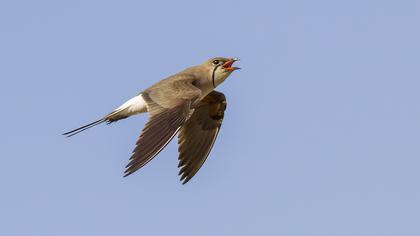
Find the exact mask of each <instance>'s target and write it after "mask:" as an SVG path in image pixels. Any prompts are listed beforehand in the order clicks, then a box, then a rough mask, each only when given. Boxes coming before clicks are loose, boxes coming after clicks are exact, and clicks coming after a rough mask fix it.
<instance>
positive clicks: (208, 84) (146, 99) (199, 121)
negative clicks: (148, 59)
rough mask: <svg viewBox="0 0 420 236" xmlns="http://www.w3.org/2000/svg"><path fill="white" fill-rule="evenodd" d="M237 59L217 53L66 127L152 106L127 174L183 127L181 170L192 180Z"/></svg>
mask: <svg viewBox="0 0 420 236" xmlns="http://www.w3.org/2000/svg"><path fill="white" fill-rule="evenodd" d="M236 60H237V59H234V58H232V59H228V58H213V59H210V60H208V61H206V62H205V63H203V64H201V65H199V66H194V67H190V68H188V69H186V70H184V71H181V72H180V73H178V74H175V75H173V76H170V77H168V78H167V79H164V80H161V81H160V82H158V83H156V84H154V85H152V86H151V87H149V88H148V89H146V90H144V91H143V92H141V93H140V94H139V95H137V96H136V97H134V98H132V99H130V100H129V101H127V102H126V103H124V104H123V105H121V106H120V107H118V108H117V109H115V110H114V111H113V112H111V113H109V114H108V115H106V116H105V117H104V118H101V119H99V120H97V121H95V122H92V123H90V124H88V125H85V126H82V127H80V128H78V129H74V130H72V131H70V132H66V133H64V135H66V136H72V135H74V134H77V133H79V132H81V131H83V130H86V129H88V128H90V127H93V126H95V125H98V124H100V123H103V122H108V123H111V122H114V121H118V120H120V119H125V118H127V117H129V116H131V115H135V114H138V113H143V112H146V111H147V112H148V113H149V121H148V122H147V123H146V125H145V127H144V128H143V130H142V132H141V134H140V137H139V139H138V140H137V142H136V147H135V148H134V150H133V153H132V156H131V158H130V161H129V163H128V165H127V166H126V170H125V172H124V176H128V175H131V174H132V173H134V172H136V171H137V170H139V169H140V168H142V167H143V166H144V165H146V164H147V163H148V162H149V161H151V160H152V159H153V158H154V157H155V156H156V155H158V154H159V152H160V151H162V149H163V148H165V146H166V145H167V144H168V143H169V142H170V141H171V140H172V138H173V137H174V136H175V135H176V134H177V133H178V143H179V149H178V150H179V165H178V167H179V168H180V170H179V175H180V178H181V181H182V182H183V184H185V183H187V182H188V181H189V180H190V179H191V178H192V177H193V176H194V175H195V174H196V173H197V172H198V170H199V169H200V168H201V166H202V165H203V163H204V162H205V161H206V159H207V157H208V155H209V153H210V151H211V149H212V147H213V144H214V142H215V140H216V137H217V134H218V133H219V130H220V126H221V124H222V121H223V117H224V111H225V109H226V98H225V96H224V94H223V93H220V92H217V91H214V88H215V87H216V86H218V85H219V84H221V83H222V82H223V81H224V80H225V79H226V78H227V77H228V76H229V75H230V74H231V73H232V72H233V71H234V70H236V69H239V68H237V67H232V64H233V62H235V61H236Z"/></svg>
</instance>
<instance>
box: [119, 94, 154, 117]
mask: <svg viewBox="0 0 420 236" xmlns="http://www.w3.org/2000/svg"><path fill="white" fill-rule="evenodd" d="M114 112H118V113H119V114H124V115H127V116H132V115H136V114H139V113H143V112H147V106H146V101H144V99H143V97H142V96H141V94H139V95H137V96H135V97H133V98H132V99H130V100H128V101H126V102H125V103H124V104H122V105H121V106H119V107H118V108H117V109H115V111H114Z"/></svg>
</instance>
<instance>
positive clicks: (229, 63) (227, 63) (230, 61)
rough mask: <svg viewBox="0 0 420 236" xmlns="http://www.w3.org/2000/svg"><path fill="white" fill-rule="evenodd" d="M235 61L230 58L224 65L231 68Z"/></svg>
mask: <svg viewBox="0 0 420 236" xmlns="http://www.w3.org/2000/svg"><path fill="white" fill-rule="evenodd" d="M234 62H235V61H234V60H229V61H227V62H225V64H223V67H224V68H230V67H232V64H233V63H234Z"/></svg>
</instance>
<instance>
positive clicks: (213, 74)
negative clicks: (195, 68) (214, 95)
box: [211, 65, 220, 88]
mask: <svg viewBox="0 0 420 236" xmlns="http://www.w3.org/2000/svg"><path fill="white" fill-rule="evenodd" d="M219 66H220V65H217V66H216V67H214V70H213V73H212V75H211V81H212V82H213V88H216V85H215V84H214V76H215V74H216V70H217V68H219Z"/></svg>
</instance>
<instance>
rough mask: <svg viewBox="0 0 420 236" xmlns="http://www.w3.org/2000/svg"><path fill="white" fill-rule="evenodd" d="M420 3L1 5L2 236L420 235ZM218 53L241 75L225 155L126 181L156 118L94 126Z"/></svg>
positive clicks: (224, 137) (223, 138)
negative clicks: (186, 171) (181, 170)
mask: <svg viewBox="0 0 420 236" xmlns="http://www.w3.org/2000/svg"><path fill="white" fill-rule="evenodd" d="M419 23H420V1H418V0H416V1H410V0H404V1H387V0H353V1H333V0H319V1H312V0H299V1H296V0H288V1H274V0H273V1H264V0H259V1H236V2H232V1H220V0H213V1H103V0H101V1H99V0H97V1H91V0H83V1H81V0H79V1H52V0H51V1H44V0H40V1H27V0H26V1H25V0H22V1H19V0H18V1H1V2H0V81H1V85H0V106H1V113H0V114H1V122H0V130H1V135H0V139H1V142H0V143H1V144H0V145H1V149H0V188H1V192H0V209H1V210H0V222H1V223H0V225H1V227H0V235H40V236H46V235H60V236H66V235H69V236H70V235H71V236H74V235H183V236H185V235H288V236H295V235H296V236H298V235H305V236H306V235H311V236H314V235H319V236H326V235H331V236H337V235H339V236H342V235H344V236H345V235H349V236H354V235H366V236H372V235H380V236H386V235H405V236H406V235H420V224H419V222H420V187H419V180H420V103H419V101H420V92H419V88H420V27H419ZM214 56H225V57H239V58H241V61H240V63H239V66H241V67H242V68H243V69H242V70H241V71H237V72H234V74H233V75H232V76H231V77H230V78H229V79H228V80H227V81H226V82H225V83H224V84H223V85H222V86H220V87H219V88H218V90H219V91H221V92H223V93H225V94H226V96H227V100H228V108H227V111H226V114H225V120H224V123H223V126H222V129H221V132H220V134H219V137H218V140H217V142H216V144H215V146H214V148H213V151H212V152H211V154H210V157H209V159H208V160H207V162H206V163H205V165H204V166H203V168H202V169H201V170H200V172H199V173H198V174H197V175H196V176H195V177H194V178H193V179H192V181H191V182H189V183H188V184H187V185H184V186H183V185H181V184H180V182H179V181H178V176H177V173H178V169H177V156H178V155H177V146H176V142H172V143H171V144H170V145H169V146H168V147H167V148H166V149H165V150H164V151H163V152H162V153H161V154H160V155H159V156H158V157H157V158H155V159H154V160H153V161H152V162H151V163H149V165H147V166H146V167H144V168H143V169H141V170H140V171H138V172H137V173H136V174H134V175H132V176H130V177H128V178H123V177H122V174H123V170H124V166H125V165H126V164H127V161H128V158H129V156H130V153H131V151H132V149H133V147H134V143H135V141H136V139H137V136H138V135H139V132H140V130H141V129H142V127H143V125H144V123H145V122H146V118H147V116H145V115H143V116H138V117H133V118H131V119H127V120H124V121H121V122H118V123H116V124H113V125H109V126H106V125H102V126H98V127H95V128H94V129H91V130H89V131H88V132H85V133H82V134H80V135H77V136H74V137H72V138H70V139H67V138H64V137H62V136H61V135H60V134H61V133H62V132H64V131H67V130H69V129H72V128H76V127H78V126H79V125H82V124H84V123H86V122H90V121H93V120H95V119H97V118H99V117H100V116H102V115H104V114H106V113H108V112H109V111H111V110H112V109H114V108H115V107H116V106H118V105H120V104H121V103H122V102H124V101H125V100H127V99H129V98H131V97H132V96H134V95H136V94H137V93H138V92H140V91H141V90H143V89H145V88H147V87H148V86H150V85H152V84H153V83H155V82H157V81H159V80H160V79H163V78H164V77H166V76H168V75H171V74H174V73H176V72H178V71H180V70H182V69H184V68H185V67H188V66H191V65H195V64H199V63H202V62H203V61H204V60H206V59H208V58H210V57H214Z"/></svg>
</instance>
